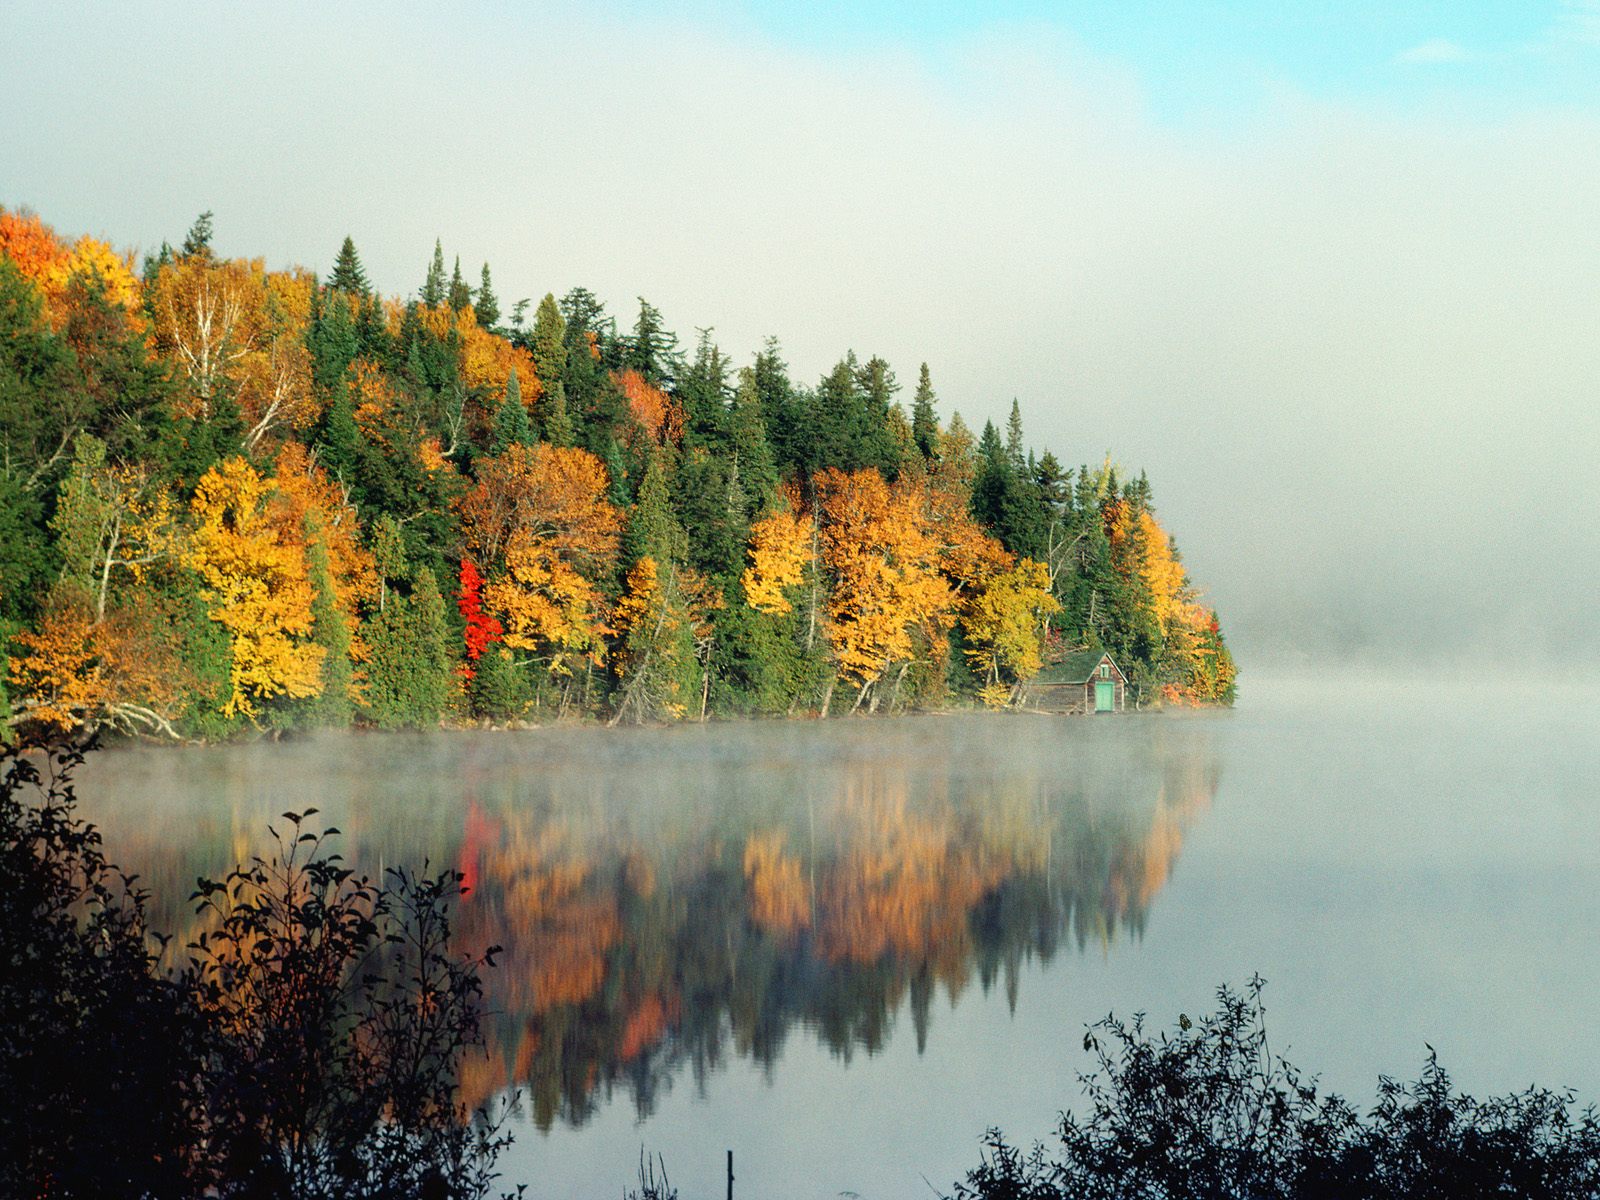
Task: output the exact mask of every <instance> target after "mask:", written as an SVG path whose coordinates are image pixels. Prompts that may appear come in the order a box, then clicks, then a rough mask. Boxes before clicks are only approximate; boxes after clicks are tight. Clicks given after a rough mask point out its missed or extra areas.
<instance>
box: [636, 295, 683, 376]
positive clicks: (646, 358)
mask: <svg viewBox="0 0 1600 1200" xmlns="http://www.w3.org/2000/svg"><path fill="white" fill-rule="evenodd" d="M678 359H679V355H678V335H677V334H675V333H672V332H670V331H669V330H668V329H667V328H666V326H665V325H663V324H662V321H661V312H660V310H659V309H657V308H656V306H655V305H653V304H651V303H650V302H649V301H648V300H646V299H645V298H644V297H643V296H640V297H639V319H638V320H637V321H635V322H634V326H633V336H632V337H631V338H629V339H628V346H627V352H626V354H625V355H624V356H623V362H624V365H626V366H629V367H632V368H633V369H634V370H636V371H638V372H639V374H641V375H643V376H644V377H645V379H646V380H648V381H649V382H650V383H652V384H654V385H655V386H657V387H665V388H670V387H672V385H673V384H674V383H676V382H677V370H678Z"/></svg>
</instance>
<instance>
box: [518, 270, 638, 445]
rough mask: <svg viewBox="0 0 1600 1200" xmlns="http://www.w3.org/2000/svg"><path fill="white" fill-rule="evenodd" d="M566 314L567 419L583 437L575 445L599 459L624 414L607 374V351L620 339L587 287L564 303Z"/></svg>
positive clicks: (564, 382) (564, 377) (574, 291)
mask: <svg viewBox="0 0 1600 1200" xmlns="http://www.w3.org/2000/svg"><path fill="white" fill-rule="evenodd" d="M560 315H561V317H562V319H563V321H564V322H565V326H566V330H565V336H564V338H563V344H564V345H565V347H566V351H567V357H566V363H565V368H564V370H563V372H562V375H561V382H562V385H563V394H564V400H565V402H566V408H567V414H568V416H569V418H570V419H571V421H572V425H573V428H574V431H575V433H576V434H577V435H578V436H577V437H576V439H575V440H577V441H580V442H581V443H582V444H583V445H585V446H586V447H588V448H589V449H590V450H592V451H594V452H595V453H597V454H598V453H601V452H603V451H604V449H605V443H606V439H607V438H609V437H611V436H612V434H613V432H614V431H615V430H616V429H617V427H618V423H619V422H620V420H621V419H622V414H623V409H624V404H623V400H622V397H621V395H620V394H619V393H618V392H617V390H616V388H615V387H613V386H612V384H611V379H610V376H609V375H608V373H607V370H606V362H605V359H606V354H607V350H608V347H610V344H611V343H612V342H613V341H614V340H615V339H614V338H613V337H612V336H611V329H612V325H611V319H610V318H609V317H607V316H606V312H605V306H604V305H603V304H601V303H600V301H599V300H597V299H595V296H594V293H592V292H590V291H589V290H588V289H587V288H581V287H578V288H573V289H572V290H571V291H569V292H568V293H567V294H566V295H565V296H563V297H562V298H561V306H560ZM537 361H538V360H537V359H535V362H537Z"/></svg>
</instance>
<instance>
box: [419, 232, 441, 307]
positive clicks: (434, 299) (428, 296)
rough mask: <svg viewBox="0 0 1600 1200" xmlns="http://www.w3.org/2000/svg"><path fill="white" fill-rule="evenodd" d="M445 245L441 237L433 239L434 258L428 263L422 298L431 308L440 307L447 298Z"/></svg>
mask: <svg viewBox="0 0 1600 1200" xmlns="http://www.w3.org/2000/svg"><path fill="white" fill-rule="evenodd" d="M444 289H445V282H444V247H443V246H441V245H440V244H439V239H438V238H435V239H434V240H433V260H432V261H431V262H429V263H428V276H427V278H426V279H424V280H423V281H422V293H421V297H420V298H421V300H422V303H423V304H425V305H426V306H427V307H429V308H438V307H439V305H441V304H443V303H444V299H445V290H444Z"/></svg>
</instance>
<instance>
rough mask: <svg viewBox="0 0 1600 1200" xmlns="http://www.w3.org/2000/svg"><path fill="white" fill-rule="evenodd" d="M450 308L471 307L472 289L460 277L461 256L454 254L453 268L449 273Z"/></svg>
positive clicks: (454, 309) (454, 310) (457, 309)
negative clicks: (454, 263) (454, 264)
mask: <svg viewBox="0 0 1600 1200" xmlns="http://www.w3.org/2000/svg"><path fill="white" fill-rule="evenodd" d="M448 299H449V302H450V310H451V311H452V312H460V311H461V310H462V309H464V308H471V307H472V289H471V288H469V287H468V286H467V281H466V280H464V279H462V278H461V256H460V255H459V254H458V255H456V266H455V270H454V271H453V272H451V274H450V295H449V297H448Z"/></svg>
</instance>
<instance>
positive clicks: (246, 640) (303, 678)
mask: <svg viewBox="0 0 1600 1200" xmlns="http://www.w3.org/2000/svg"><path fill="white" fill-rule="evenodd" d="M271 495H272V485H271V484H270V483H269V482H268V481H266V480H264V479H262V478H261V476H260V475H259V474H257V472H256V469H255V468H254V467H252V466H251V465H250V464H249V463H248V462H246V461H245V460H244V459H243V458H239V457H235V458H230V459H228V460H227V461H225V462H222V463H219V464H218V465H216V466H214V467H212V468H211V469H210V470H209V471H207V472H206V473H205V474H204V475H203V476H201V479H200V484H199V486H198V487H197V488H196V489H195V493H194V499H193V500H192V501H191V502H190V511H191V514H192V516H193V519H194V531H193V533H192V534H191V535H190V539H189V547H188V552H187V554H186V555H185V561H186V562H187V564H188V565H189V566H190V567H191V568H192V569H193V570H194V571H195V572H197V573H198V574H199V575H200V578H201V579H202V580H203V581H204V588H203V590H202V592H201V597H202V599H204V600H205V602H206V604H207V606H208V609H209V612H210V616H211V619H212V620H213V621H216V622H217V623H218V624H220V625H222V626H223V627H224V628H225V629H227V631H228V634H229V640H230V644H231V647H230V648H231V662H230V670H229V679H230V682H231V684H232V694H231V695H230V696H229V698H228V701H227V703H226V704H225V705H224V706H223V713H224V714H225V715H227V716H230V717H232V716H237V715H243V716H246V717H252V718H253V717H254V716H255V714H256V702H257V701H259V700H264V699H267V698H270V697H273V696H290V697H293V698H296V699H304V698H306V697H308V696H315V695H316V694H317V693H318V692H319V690H320V689H321V685H322V658H323V653H324V651H323V648H322V647H321V646H318V645H316V644H315V643H314V642H312V641H310V640H309V639H310V636H311V626H312V619H311V601H312V596H313V589H312V586H311V581H310V578H309V575H308V572H307V567H306V555H305V547H304V543H303V542H296V541H293V540H290V539H287V538H286V537H285V536H284V535H283V532H282V529H281V527H280V526H279V525H278V523H277V522H275V521H274V519H273V514H272V512H271V508H270V505H269V500H270V498H271Z"/></svg>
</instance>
